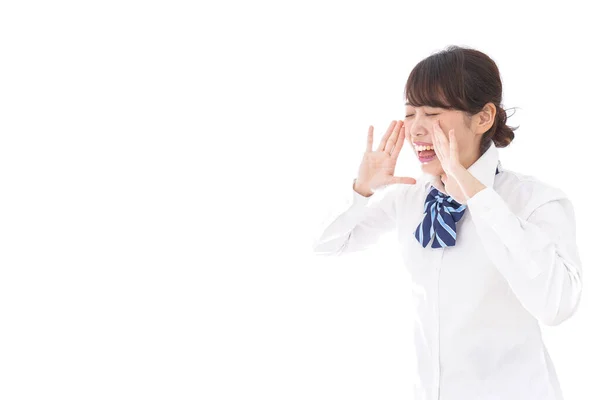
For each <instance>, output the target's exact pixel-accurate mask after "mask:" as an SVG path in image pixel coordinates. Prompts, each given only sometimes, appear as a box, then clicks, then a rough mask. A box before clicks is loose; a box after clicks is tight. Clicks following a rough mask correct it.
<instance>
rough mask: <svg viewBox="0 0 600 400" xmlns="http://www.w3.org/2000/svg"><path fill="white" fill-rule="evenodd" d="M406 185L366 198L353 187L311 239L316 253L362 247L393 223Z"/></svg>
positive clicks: (321, 253)
mask: <svg viewBox="0 0 600 400" xmlns="http://www.w3.org/2000/svg"><path fill="white" fill-rule="evenodd" d="M405 186H406V185H401V184H400V185H392V187H391V188H389V189H388V188H386V189H384V190H381V191H379V190H378V191H376V192H375V194H373V195H371V196H369V197H365V196H363V195H361V194H360V193H358V192H356V191H355V190H354V188H353V189H352V192H350V193H348V198H347V199H346V201H345V202H344V203H342V204H341V207H340V209H339V210H338V211H336V212H333V213H332V215H330V217H329V218H328V219H327V220H325V221H324V222H323V224H322V225H321V227H320V228H319V230H318V232H317V235H315V238H314V240H313V251H314V252H315V253H316V254H317V255H328V256H330V255H342V254H346V253H350V252H356V251H360V250H365V249H367V248H368V247H370V246H371V245H373V244H375V243H376V242H377V241H378V239H379V238H380V237H381V235H382V234H384V233H386V232H390V231H391V230H393V229H394V228H395V226H396V201H397V200H398V196H399V195H401V194H402V193H403V192H404V189H405Z"/></svg>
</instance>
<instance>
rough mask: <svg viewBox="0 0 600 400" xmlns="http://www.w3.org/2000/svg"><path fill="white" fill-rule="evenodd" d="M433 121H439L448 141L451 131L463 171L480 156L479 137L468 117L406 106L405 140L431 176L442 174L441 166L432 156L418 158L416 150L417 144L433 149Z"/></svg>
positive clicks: (459, 112) (444, 110)
mask: <svg viewBox="0 0 600 400" xmlns="http://www.w3.org/2000/svg"><path fill="white" fill-rule="evenodd" d="M435 120H439V121H440V126H441V128H442V130H443V131H444V135H445V136H446V139H448V141H449V140H450V139H449V137H448V132H450V129H454V132H455V136H456V140H457V142H458V151H459V157H460V161H461V164H462V165H463V166H464V167H465V168H469V167H470V166H471V165H472V164H473V163H474V162H475V161H477V159H478V158H479V156H480V154H479V143H480V140H481V136H480V135H477V134H475V132H474V131H473V130H472V129H471V126H470V122H471V119H469V118H467V114H466V113H465V112H463V111H459V110H446V109H444V108H436V107H428V106H423V107H414V106H411V105H406V116H405V117H404V125H405V133H406V140H408V141H409V142H410V145H411V146H412V149H413V151H414V154H415V157H417V159H418V160H419V162H420V163H421V170H422V171H423V172H424V173H427V174H429V175H434V176H440V175H442V174H443V173H444V170H443V169H442V165H441V164H440V161H439V159H438V158H437V157H435V155H434V156H433V159H426V158H420V157H419V153H420V152H419V151H417V149H416V148H415V146H416V145H417V144H418V143H419V142H422V143H425V144H426V145H428V146H431V147H433V122H434V121H435ZM429 153H431V152H427V151H425V152H424V154H429Z"/></svg>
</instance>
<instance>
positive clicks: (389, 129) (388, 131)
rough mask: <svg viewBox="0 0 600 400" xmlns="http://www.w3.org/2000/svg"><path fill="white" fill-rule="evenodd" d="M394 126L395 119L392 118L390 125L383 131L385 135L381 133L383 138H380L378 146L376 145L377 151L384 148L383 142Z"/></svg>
mask: <svg viewBox="0 0 600 400" xmlns="http://www.w3.org/2000/svg"><path fill="white" fill-rule="evenodd" d="M395 126H396V120H393V121H392V122H391V123H390V126H389V127H388V129H387V132H386V133H385V135H383V138H382V139H381V143H379V147H377V151H383V149H385V143H386V142H387V140H388V138H389V137H390V135H391V134H392V131H393V130H394V127H395Z"/></svg>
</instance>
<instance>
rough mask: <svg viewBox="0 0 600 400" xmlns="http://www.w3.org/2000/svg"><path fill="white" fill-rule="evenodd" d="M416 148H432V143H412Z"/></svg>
mask: <svg viewBox="0 0 600 400" xmlns="http://www.w3.org/2000/svg"><path fill="white" fill-rule="evenodd" d="M413 144H414V145H416V146H433V143H425V142H413Z"/></svg>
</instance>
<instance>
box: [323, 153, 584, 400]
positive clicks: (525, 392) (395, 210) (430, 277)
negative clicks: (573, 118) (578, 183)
mask: <svg viewBox="0 0 600 400" xmlns="http://www.w3.org/2000/svg"><path fill="white" fill-rule="evenodd" d="M496 167H498V168H499V171H500V172H499V174H498V175H496ZM468 170H469V171H470V172H471V173H472V174H473V176H475V177H476V178H477V179H478V180H479V181H480V182H482V183H483V184H484V185H485V186H486V188H485V189H484V190H482V191H481V192H479V193H477V194H476V195H475V196H473V197H472V198H471V199H469V200H468V201H467V208H466V211H465V214H464V215H463V217H462V219H461V220H459V221H458V223H457V225H456V229H457V239H456V245H455V246H452V247H446V248H439V249H434V248H432V247H431V243H429V244H428V245H427V247H425V248H423V247H422V246H421V245H420V244H419V242H418V241H417V239H416V238H415V237H414V232H415V230H416V228H417V226H418V225H419V223H420V222H421V221H422V219H423V206H424V204H425V198H426V197H427V194H428V192H429V188H430V185H433V186H434V187H436V188H437V189H439V190H441V189H442V188H443V184H442V182H441V181H440V180H439V177H433V176H431V175H427V174H423V175H421V176H420V177H419V178H418V179H417V183H416V184H415V185H403V184H396V185H390V186H388V187H384V188H380V189H378V190H376V191H375V193H374V194H373V195H372V196H370V197H364V196H362V195H360V194H358V193H357V192H355V191H354V190H352V192H351V193H349V197H348V199H347V200H346V203H343V204H342V208H341V210H339V212H337V213H335V214H334V215H333V216H332V219H331V221H325V222H324V223H323V226H322V228H321V229H320V230H319V231H318V233H317V235H316V237H315V240H314V246H313V248H314V251H315V252H316V253H317V254H319V255H342V254H347V253H350V252H355V251H360V250H363V249H366V248H367V247H370V246H371V245H374V244H375V243H376V242H377V240H378V238H379V237H380V236H381V234H382V233H385V232H389V231H391V230H395V232H396V234H397V238H398V243H399V246H400V250H401V254H402V257H403V261H404V265H405V266H406V267H407V269H408V271H409V273H410V276H411V278H412V283H413V285H412V298H413V300H414V307H415V311H416V312H415V316H416V318H415V321H414V338H415V350H416V352H417V357H416V359H417V371H418V377H419V381H418V382H416V383H415V386H414V390H415V399H419V400H434V399H435V400H438V399H441V400H475V399H477V400H492V399H493V400H520V399H522V400H538V399H539V400H542V399H543V400H562V399H563V397H562V393H561V389H560V386H559V383H558V379H557V376H556V373H555V370H554V366H553V363H552V360H551V358H550V356H549V355H548V352H547V350H546V347H545V345H544V343H543V340H542V337H541V331H540V326H539V323H540V322H541V323H543V324H545V325H558V324H560V323H561V322H563V321H565V320H566V319H567V318H569V317H570V316H571V315H573V313H574V312H575V310H576V309H577V306H578V304H579V299H580V297H581V290H582V268H581V261H580V258H579V253H578V249H577V244H576V240H575V214H574V210H573V206H572V203H571V202H570V201H569V199H568V198H567V196H566V195H565V193H563V192H562V191H561V190H560V189H558V188H555V187H552V186H550V185H548V184H546V183H543V182H541V181H539V180H537V179H535V178H533V177H531V176H527V175H523V174H520V173H517V172H513V171H510V170H505V169H504V168H503V167H502V165H501V164H500V162H499V159H498V149H497V147H496V146H495V145H494V144H493V143H492V145H491V146H490V148H489V149H488V150H487V151H486V152H485V153H484V154H483V155H482V156H481V157H480V158H479V159H478V160H477V161H476V162H475V163H474V164H473V165H472V166H471V167H470V168H469V169H468ZM349 186H350V183H349Z"/></svg>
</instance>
